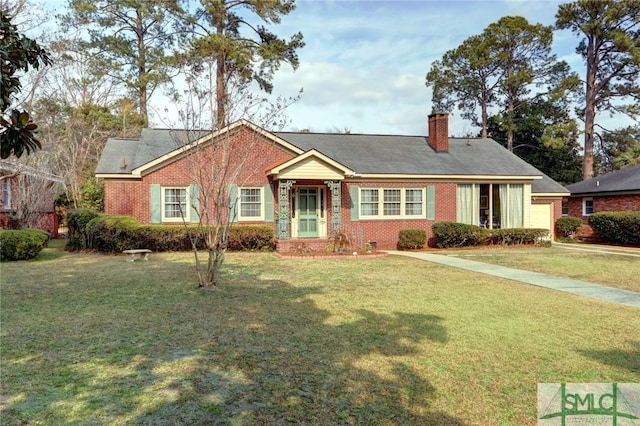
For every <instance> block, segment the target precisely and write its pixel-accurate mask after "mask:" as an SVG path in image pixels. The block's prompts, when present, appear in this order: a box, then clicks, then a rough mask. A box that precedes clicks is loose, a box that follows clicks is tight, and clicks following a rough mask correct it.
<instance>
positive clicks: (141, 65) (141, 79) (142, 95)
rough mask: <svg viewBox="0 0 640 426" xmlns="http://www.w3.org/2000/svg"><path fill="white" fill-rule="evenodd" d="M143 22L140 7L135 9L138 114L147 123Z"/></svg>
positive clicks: (145, 51) (145, 56)
mask: <svg viewBox="0 0 640 426" xmlns="http://www.w3.org/2000/svg"><path fill="white" fill-rule="evenodd" d="M142 28H143V22H142V14H141V12H140V9H137V10H136V37H137V38H138V94H139V99H138V101H139V102H140V115H142V116H143V117H144V122H145V125H147V124H148V123H149V116H148V111H147V83H146V75H147V66H146V61H147V55H146V53H147V50H146V47H145V45H144V36H143V34H142V31H143V30H142Z"/></svg>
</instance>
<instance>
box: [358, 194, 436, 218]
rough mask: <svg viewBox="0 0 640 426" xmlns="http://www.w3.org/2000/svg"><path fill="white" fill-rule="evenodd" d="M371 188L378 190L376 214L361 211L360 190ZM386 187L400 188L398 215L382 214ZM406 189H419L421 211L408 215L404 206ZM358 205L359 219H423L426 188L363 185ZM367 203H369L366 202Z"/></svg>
mask: <svg viewBox="0 0 640 426" xmlns="http://www.w3.org/2000/svg"><path fill="white" fill-rule="evenodd" d="M372 189H376V190H378V214H375V215H366V214H363V213H362V204H363V201H362V200H363V196H362V191H366V190H372ZM385 189H387V190H389V189H395V190H400V214H399V215H385V214H384V190H385ZM407 190H419V191H420V192H422V202H421V207H420V210H421V213H420V214H415V215H408V214H406V208H407V195H406V194H407ZM359 200H360V202H359V205H358V209H359V210H358V213H359V216H360V219H375V220H386V219H391V220H393V219H425V218H426V211H427V210H426V209H427V190H426V188H420V187H413V188H412V187H407V188H404V187H393V188H391V187H379V188H378V187H376V188H368V187H363V188H360V194H359ZM367 204H369V203H367Z"/></svg>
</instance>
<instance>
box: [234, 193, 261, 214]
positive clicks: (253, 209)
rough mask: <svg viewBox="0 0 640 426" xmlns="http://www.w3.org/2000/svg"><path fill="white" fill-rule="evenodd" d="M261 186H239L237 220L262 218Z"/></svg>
mask: <svg viewBox="0 0 640 426" xmlns="http://www.w3.org/2000/svg"><path fill="white" fill-rule="evenodd" d="M262 191H263V188H240V199H239V203H240V208H239V215H238V220H244V221H251V220H256V221H259V220H264V209H263V206H262V201H263V198H264V196H263V193H262Z"/></svg>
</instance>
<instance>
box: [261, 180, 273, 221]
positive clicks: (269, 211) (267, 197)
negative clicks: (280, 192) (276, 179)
mask: <svg viewBox="0 0 640 426" xmlns="http://www.w3.org/2000/svg"><path fill="white" fill-rule="evenodd" d="M262 192H263V194H264V201H263V204H264V221H265V222H273V221H274V220H275V219H274V203H273V189H272V188H271V185H269V184H267V185H265V186H264V191H262Z"/></svg>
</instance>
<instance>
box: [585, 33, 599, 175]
mask: <svg viewBox="0 0 640 426" xmlns="http://www.w3.org/2000/svg"><path fill="white" fill-rule="evenodd" d="M588 42H589V45H588V46H587V87H586V93H585V100H586V104H585V115H584V161H583V165H582V177H583V179H585V180H586V179H591V178H592V177H593V131H594V127H595V119H596V72H597V71H598V67H597V63H598V52H597V50H596V47H595V45H596V40H595V37H594V36H591V37H589V40H588Z"/></svg>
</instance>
